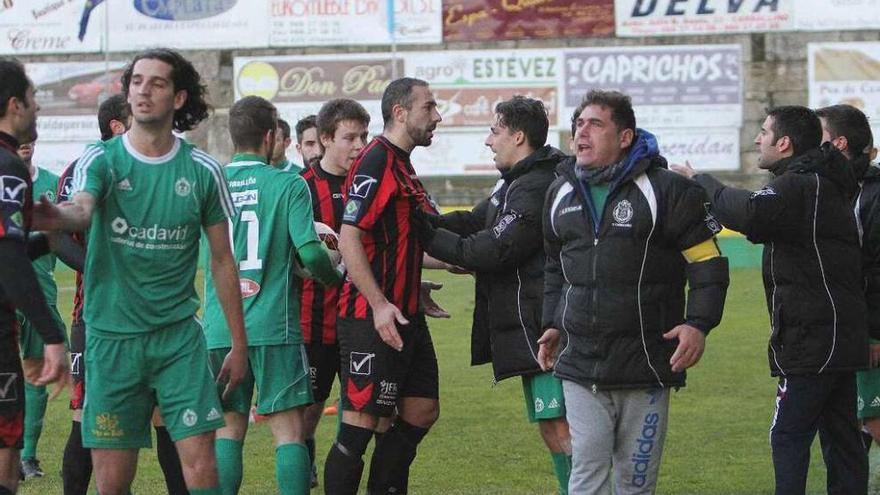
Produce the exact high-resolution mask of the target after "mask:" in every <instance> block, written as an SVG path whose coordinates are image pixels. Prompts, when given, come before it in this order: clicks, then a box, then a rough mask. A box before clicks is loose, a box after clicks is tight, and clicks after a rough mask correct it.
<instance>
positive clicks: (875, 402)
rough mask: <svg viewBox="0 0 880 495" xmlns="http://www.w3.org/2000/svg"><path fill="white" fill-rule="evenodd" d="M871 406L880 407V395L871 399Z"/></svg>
mask: <svg viewBox="0 0 880 495" xmlns="http://www.w3.org/2000/svg"><path fill="white" fill-rule="evenodd" d="M871 407H880V397H877V396H876V395H875V396H874V400H872V401H871Z"/></svg>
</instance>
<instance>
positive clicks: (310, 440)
mask: <svg viewBox="0 0 880 495" xmlns="http://www.w3.org/2000/svg"><path fill="white" fill-rule="evenodd" d="M306 448H307V449H309V460H310V461H312V467H314V466H315V439H314V438H307V439H306Z"/></svg>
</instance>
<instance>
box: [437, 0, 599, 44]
mask: <svg viewBox="0 0 880 495" xmlns="http://www.w3.org/2000/svg"><path fill="white" fill-rule="evenodd" d="M594 36H609V37H610V36H614V2H613V0H444V2H443V40H444V41H487V40H493V41H494V40H519V39H548V38H587V37H594Z"/></svg>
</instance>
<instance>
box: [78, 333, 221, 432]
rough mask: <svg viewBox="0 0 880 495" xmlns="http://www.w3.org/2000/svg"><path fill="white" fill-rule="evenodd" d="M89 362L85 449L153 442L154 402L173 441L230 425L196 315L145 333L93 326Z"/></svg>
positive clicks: (89, 340) (88, 355) (87, 352)
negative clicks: (101, 329) (117, 332)
mask: <svg viewBox="0 0 880 495" xmlns="http://www.w3.org/2000/svg"><path fill="white" fill-rule="evenodd" d="M85 361H86V369H87V370H88V373H86V390H87V392H86V397H85V405H84V406H83V420H82V435H83V445H84V446H85V447H87V448H102V449H138V448H145V447H150V446H151V438H150V417H151V416H152V414H153V407H154V406H158V407H159V409H160V410H161V411H162V420H163V421H164V422H165V426H166V427H167V428H168V433H169V434H170V436H171V439H172V440H174V441H175V442H176V441H178V440H181V439H183V438H187V437H191V436H195V435H199V434H202V433H205V432H209V431H213V430H216V429H218V428H220V427H222V426H223V425H224V422H223V414H222V413H221V412H220V411H221V409H220V398H219V397H218V396H217V386H216V385H215V384H214V379H213V377H212V376H211V372H210V370H209V369H208V351H207V349H206V348H205V337H204V335H203V334H202V329H201V325H200V324H199V323H198V321H197V320H196V319H195V318H193V319H188V320H184V321H183V322H180V323H176V324H174V325H170V326H168V327H165V328H161V329H159V330H154V331H152V332H148V333H140V334H114V333H108V332H102V331H99V330H97V329H94V328H91V327H89V328H88V329H87V330H86V351H85Z"/></svg>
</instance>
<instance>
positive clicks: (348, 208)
mask: <svg viewBox="0 0 880 495" xmlns="http://www.w3.org/2000/svg"><path fill="white" fill-rule="evenodd" d="M360 210H361V202H360V201H359V200H357V199H350V200H348V203H346V205H345V213H344V214H343V215H342V219H343V220H348V221H349V222H353V221H355V220H357V215H358V212H359V211H360Z"/></svg>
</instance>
